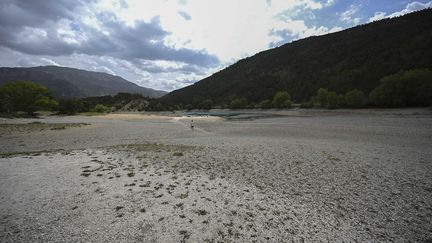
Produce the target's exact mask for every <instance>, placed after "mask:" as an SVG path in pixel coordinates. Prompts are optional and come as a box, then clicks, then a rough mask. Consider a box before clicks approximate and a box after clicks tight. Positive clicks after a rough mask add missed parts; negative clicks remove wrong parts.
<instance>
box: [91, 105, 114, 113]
mask: <svg viewBox="0 0 432 243" xmlns="http://www.w3.org/2000/svg"><path fill="white" fill-rule="evenodd" d="M110 110H111V109H110V108H109V107H108V106H104V105H102V104H97V105H95V107H94V108H93V111H94V112H97V113H108V112H110Z"/></svg>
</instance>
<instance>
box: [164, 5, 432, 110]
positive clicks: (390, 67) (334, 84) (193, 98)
mask: <svg viewBox="0 0 432 243" xmlns="http://www.w3.org/2000/svg"><path fill="white" fill-rule="evenodd" d="M430 68H432V9H426V10H423V11H419V12H415V13H411V14H408V15H405V16H402V17H398V18H392V19H384V20H381V21H377V22H373V23H369V24H366V25H361V26H357V27H354V28H351V29H347V30H344V31H341V32H337V33H332V34H327V35H324V36H318V37H310V38H306V39H302V40H298V41H294V42H292V43H289V44H285V45H283V46H280V47H277V48H274V49H270V50H267V51H263V52H261V53H258V54H256V55H254V56H252V57H249V58H246V59H243V60H240V61H238V62H237V63H235V64H234V65H231V66H230V67H228V68H226V69H224V70H222V71H219V72H217V73H215V74H213V75H212V76H210V77H208V78H205V79H203V80H201V81H199V82H197V83H195V84H193V85H191V86H188V87H185V88H183V89H179V90H176V91H173V92H171V93H169V94H167V95H165V96H164V97H163V100H164V101H165V102H167V103H169V104H177V105H178V104H180V105H183V106H186V105H189V106H195V107H196V106H197V105H198V104H200V103H202V102H204V101H205V102H207V103H211V104H212V105H213V106H214V105H218V106H228V105H229V104H230V103H231V102H232V101H233V100H236V99H237V100H238V99H242V100H245V101H246V102H247V103H249V104H254V103H255V104H257V103H259V102H262V101H264V100H271V99H273V96H274V95H275V93H276V92H278V91H287V92H288V93H289V94H290V95H291V98H292V99H293V101H294V102H305V101H309V100H310V99H311V97H312V96H315V95H316V93H317V90H318V89H319V88H326V89H328V90H330V91H334V92H336V93H338V94H345V93H346V92H348V91H350V90H354V89H357V90H360V91H362V92H363V93H364V94H366V95H368V94H369V93H370V92H371V91H372V90H373V89H374V88H376V87H377V86H378V85H379V83H380V79H382V78H383V77H385V76H389V75H393V74H396V73H398V72H400V71H402V70H411V69H430Z"/></svg>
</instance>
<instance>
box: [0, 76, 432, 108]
mask: <svg viewBox="0 0 432 243" xmlns="http://www.w3.org/2000/svg"><path fill="white" fill-rule="evenodd" d="M0 101H1V103H0V112H1V113H9V114H11V113H14V112H18V111H22V112H26V113H27V114H28V115H34V113H35V112H36V111H38V110H51V111H56V112H58V113H59V114H68V115H71V114H76V113H81V112H98V113H107V112H111V111H175V110H192V109H204V110H208V109H212V108H220V109H270V108H279V109H280V108H291V106H292V103H293V102H292V98H291V95H290V94H289V93H288V92H287V91H278V92H276V93H275V94H274V96H273V98H272V99H265V100H262V101H259V102H249V101H248V100H247V99H246V98H244V97H236V98H233V99H231V101H230V102H228V103H223V104H217V103H214V102H213V101H212V100H211V99H203V100H195V101H194V102H192V103H189V104H170V103H168V102H166V101H164V100H163V99H160V98H159V99H152V98H148V97H143V96H142V95H140V94H129V93H118V94H117V95H115V96H110V95H108V96H101V97H87V98H81V99H59V100H56V99H54V98H53V97H52V96H51V95H50V94H49V91H48V89H47V88H46V87H43V86H41V85H39V84H36V83H33V82H30V81H16V82H7V83H5V84H4V85H2V86H0ZM431 105H432V71H431V70H430V69H415V70H407V71H400V72H398V73H395V74H393V75H389V76H386V77H383V78H381V79H380V81H379V85H378V86H377V87H375V88H374V89H373V90H372V91H371V92H370V93H369V94H365V93H364V92H363V91H361V90H358V89H352V90H350V91H348V92H346V93H344V94H338V93H336V92H335V91H331V90H329V89H327V88H319V89H318V90H317V92H316V94H315V95H314V96H312V97H311V99H310V100H309V101H307V102H303V103H302V104H301V106H300V107H302V108H313V107H321V108H327V109H337V108H364V107H420V106H431Z"/></svg>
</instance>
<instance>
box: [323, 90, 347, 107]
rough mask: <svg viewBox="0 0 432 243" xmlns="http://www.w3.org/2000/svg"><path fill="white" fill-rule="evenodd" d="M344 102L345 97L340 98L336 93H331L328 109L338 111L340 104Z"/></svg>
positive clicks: (328, 96)
mask: <svg viewBox="0 0 432 243" xmlns="http://www.w3.org/2000/svg"><path fill="white" fill-rule="evenodd" d="M342 102H343V96H339V95H337V94H336V92H333V91H330V92H328V94H327V108H328V109H336V108H339V107H340V104H341V103H342Z"/></svg>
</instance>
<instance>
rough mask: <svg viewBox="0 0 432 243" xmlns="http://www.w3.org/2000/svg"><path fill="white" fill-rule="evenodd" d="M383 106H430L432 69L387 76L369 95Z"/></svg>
mask: <svg viewBox="0 0 432 243" xmlns="http://www.w3.org/2000/svg"><path fill="white" fill-rule="evenodd" d="M369 98H370V100H371V101H372V102H373V103H374V104H375V105H377V106H381V107H403V106H428V105H431V104H432V71H431V70H429V69H416V70H409V71H400V72H398V73H396V74H393V75H390V76H386V77H384V78H382V79H381V80H380V85H378V86H377V87H376V88H375V89H374V90H372V92H371V93H370V95H369Z"/></svg>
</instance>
